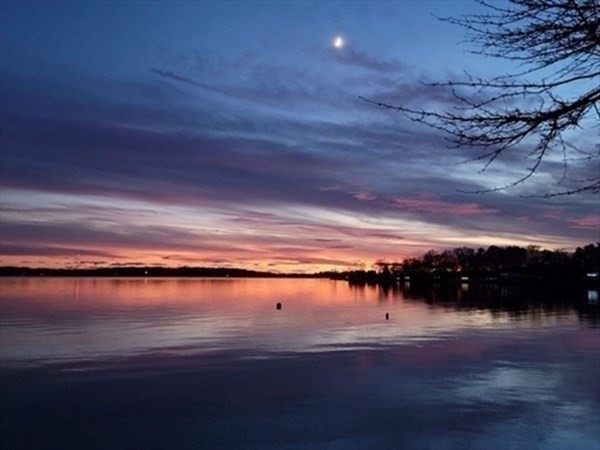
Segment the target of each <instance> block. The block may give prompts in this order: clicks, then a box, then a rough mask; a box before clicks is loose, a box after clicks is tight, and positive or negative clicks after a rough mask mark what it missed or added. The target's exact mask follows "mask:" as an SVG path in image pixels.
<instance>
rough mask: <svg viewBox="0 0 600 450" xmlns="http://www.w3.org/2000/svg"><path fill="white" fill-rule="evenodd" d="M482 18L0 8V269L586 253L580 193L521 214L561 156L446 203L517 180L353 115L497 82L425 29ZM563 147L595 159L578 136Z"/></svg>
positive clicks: (115, 5)
mask: <svg viewBox="0 0 600 450" xmlns="http://www.w3.org/2000/svg"><path fill="white" fill-rule="evenodd" d="M480 9H481V7H480V6H479V5H477V4H476V3H475V2H473V1H471V0H465V1H459V0H456V1H452V0H448V1H416V0H415V1H408V0H407V1H395V2H389V1H371V2H364V3H363V2H326V1H319V2H304V1H289V2H277V1H266V2H254V1H243V2H242V1H239V2H229V1H222V2H158V1H153V2H142V1H140V2H83V1H82V2H58V1H56V2H54V1H53V2H31V3H29V2H24V1H22V2H10V1H3V2H1V3H0V265H21V266H36V267H98V266H111V265H112V266H119V265H165V266H171V267H177V266H183V265H188V266H219V267H242V268H247V269H256V270H271V271H280V272H311V271H319V270H352V269H363V268H370V267H371V265H372V264H373V263H374V262H375V261H377V260H386V261H400V260H402V259H403V258H406V257H411V256H417V255H421V254H423V253H424V252H426V251H427V250H429V249H436V250H442V249H449V248H455V247H459V246H469V247H487V246H489V245H523V246H526V245H539V246H541V247H543V248H548V249H566V250H573V249H574V248H576V247H577V246H582V245H586V244H589V243H593V242H596V241H598V240H600V231H599V230H600V204H599V197H598V196H597V195H596V196H594V195H585V194H582V195H576V196H565V197H555V198H551V199H542V198H539V196H540V195H543V194H544V193H547V192H549V191H552V190H556V183H557V182H558V181H559V180H560V178H561V176H562V165H561V164H560V155H556V156H553V155H551V156H550V159H549V162H548V163H547V164H544V165H542V166H541V167H540V170H539V172H538V173H537V174H536V175H535V176H534V177H533V178H532V179H530V180H529V181H528V182H526V183H524V184H522V185H520V186H518V187H517V188H514V189H510V190H506V191H500V192H491V193H486V194H468V193H464V192H463V191H474V190H481V189H489V188H494V187H497V186H502V185H504V184H506V183H510V182H511V181H514V180H516V179H518V178H519V177H520V176H522V175H523V174H524V171H525V170H526V167H527V164H528V161H527V160H526V159H524V157H523V154H522V152H514V153H512V154H509V155H508V156H507V157H506V158H502V159H500V160H498V161H496V162H495V163H494V164H493V165H492V166H490V167H489V168H488V169H487V170H485V171H484V172H482V171H481V170H482V168H483V166H482V164H481V162H476V161H469V160H471V159H472V158H473V157H475V156H477V152H476V151H475V150H473V149H469V148H459V149H456V148H449V147H448V144H447V142H446V140H445V137H444V136H443V135H442V134H440V133H439V132H437V131H436V130H433V129H431V128H428V127H425V126H423V125H420V124H417V123H414V122H412V121H410V120H409V119H408V118H407V117H405V116H404V115H402V114H400V113H398V112H396V111H391V110H385V109H382V108H378V107H376V106H374V105H372V104H369V103H367V102H365V101H363V100H361V99H360V98H359V97H361V96H362V97H366V98H370V99H374V100H377V101H386V102H388V103H393V104H402V105H408V106H415V107H423V108H427V109H434V110H443V109H446V110H447V109H448V108H451V107H453V106H454V105H455V101H454V99H453V98H452V96H451V95H450V93H449V92H447V91H446V90H442V89H435V88H431V87H429V86H427V85H426V83H430V82H436V81H447V80H449V79H458V78H460V77H463V76H464V74H465V73H466V72H468V73H472V74H476V75H478V76H482V77H490V76H497V75H499V74H503V73H505V72H506V71H508V70H510V69H511V68H510V67H509V66H507V63H506V62H505V61H497V60H494V59H489V58H484V57H482V56H478V55H474V54H472V53H471V52H470V50H473V47H472V46H470V45H469V43H468V42H465V32H464V30H462V29H460V28H457V27H456V26H453V25H451V24H449V23H446V22H442V21H440V20H438V19H437V18H436V17H448V16H460V15H463V14H469V13H474V12H478V11H479V10H480ZM337 37H341V38H342V39H343V45H342V46H339V47H338V46H335V45H334V43H335V40H336V38H337ZM577 133H578V134H577V136H575V137H574V139H576V140H577V141H578V142H580V143H581V142H583V143H584V144H588V145H597V142H598V140H597V139H598V129H597V127H596V128H594V127H591V128H589V129H586V128H582V129H581V130H578V131H577ZM590 143H591V144H590ZM594 143H596V144H594ZM553 158H554V159H553ZM573 164H575V163H573Z"/></svg>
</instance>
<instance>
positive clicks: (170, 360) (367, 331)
mask: <svg viewBox="0 0 600 450" xmlns="http://www.w3.org/2000/svg"><path fill="white" fill-rule="evenodd" d="M593 298H594V295H593V292H587V291H585V290H583V291H578V292H565V293H561V294H558V295H556V294H555V295H551V294H549V293H544V292H521V291H519V290H517V289H508V288H504V289H497V288H477V287H474V286H462V287H458V288H457V289H452V290H447V289H444V290H428V291H422V292H418V291H415V290H410V289H409V288H408V287H406V288H405V289H404V290H402V289H382V288H381V287H368V286H365V287H352V286H349V285H348V284H347V283H345V282H340V281H337V282H336V281H328V280H287V279H89V278H84V279H73V278H64V279H60V278H53V279H37V278H35V279H34V278H23V279H21V278H19V279H16V278H13V279H1V280H0V302H1V303H0V307H1V309H0V312H1V315H0V320H1V322H0V325H1V327H0V338H1V339H0V344H1V345H0V374H1V378H0V380H1V387H2V392H1V396H2V399H1V400H2V406H1V407H0V411H1V423H0V426H1V428H0V432H1V439H2V440H1V441H0V443H2V444H4V445H3V448H4V447H6V448H190V449H191V448H340V449H346V448H540V449H541V448H544V449H546V448H547V449H562V448H580V449H588V448H589V449H598V448H600V431H599V430H600V381H599V378H600V328H599V327H598V324H599V321H598V305H597V302H594V301H593ZM277 302H280V303H281V304H282V309H281V310H277V309H276V307H275V305H276V303H277ZM386 313H387V314H389V320H386V318H385V315H386Z"/></svg>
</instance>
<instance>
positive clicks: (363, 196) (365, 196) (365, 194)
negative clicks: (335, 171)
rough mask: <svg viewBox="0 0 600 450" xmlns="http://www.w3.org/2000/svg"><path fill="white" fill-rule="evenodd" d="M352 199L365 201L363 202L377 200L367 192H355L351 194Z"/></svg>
mask: <svg viewBox="0 0 600 450" xmlns="http://www.w3.org/2000/svg"><path fill="white" fill-rule="evenodd" d="M351 194H352V197H354V198H356V199H358V200H365V201H369V200H375V199H376V198H377V196H375V195H374V194H372V193H370V192H368V191H356V192H351Z"/></svg>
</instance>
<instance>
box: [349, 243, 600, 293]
mask: <svg viewBox="0 0 600 450" xmlns="http://www.w3.org/2000/svg"><path fill="white" fill-rule="evenodd" d="M376 267H377V269H378V270H377V271H369V272H365V271H355V272H348V273H346V278H347V279H348V280H349V281H350V282H355V283H389V282H392V281H402V282H404V281H412V282H436V281H438V282H450V281H461V282H542V281H543V282H556V283H561V282H581V281H585V282H593V283H597V282H598V272H599V271H600V243H596V244H590V245H586V246H585V247H580V248H577V250H575V251H574V252H572V253H570V252H566V251H562V250H555V251H550V250H541V249H540V248H539V247H538V246H528V247H518V246H506V247H498V246H495V245H492V246H490V247H488V248H487V249H484V248H478V249H472V248H467V247H459V248H455V249H454V250H445V251H442V252H436V251H434V250H430V251H428V252H427V253H425V254H424V255H423V256H420V257H417V258H408V259H405V260H404V261H403V262H400V263H397V262H385V261H379V262H377V263H376Z"/></svg>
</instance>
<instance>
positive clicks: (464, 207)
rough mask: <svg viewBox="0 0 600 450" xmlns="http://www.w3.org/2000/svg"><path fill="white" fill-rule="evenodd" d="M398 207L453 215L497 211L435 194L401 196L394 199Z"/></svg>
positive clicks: (476, 214)
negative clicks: (451, 201)
mask: <svg viewBox="0 0 600 450" xmlns="http://www.w3.org/2000/svg"><path fill="white" fill-rule="evenodd" d="M392 202H393V205H394V206H395V207H397V208H403V209H406V210H408V211H416V212H424V213H428V214H436V215H437V214H444V215H451V216H478V215H483V214H494V213H497V212H498V210H497V209H486V208H482V207H481V206H480V205H479V204H477V203H450V202H445V201H443V200H440V199H439V198H438V197H436V196H433V195H423V196H419V197H399V198H394V199H393V200H392Z"/></svg>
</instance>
